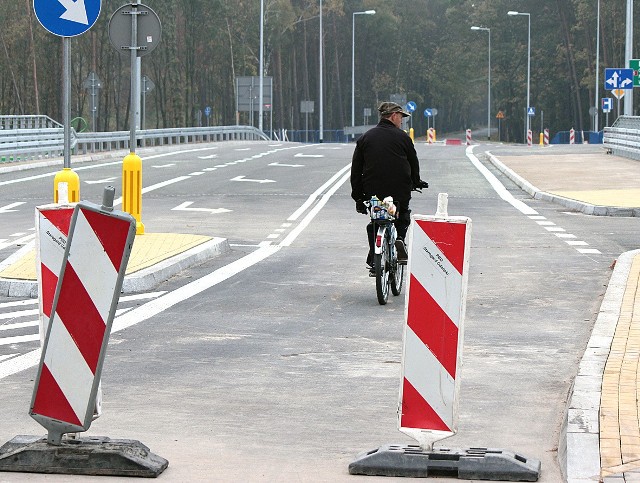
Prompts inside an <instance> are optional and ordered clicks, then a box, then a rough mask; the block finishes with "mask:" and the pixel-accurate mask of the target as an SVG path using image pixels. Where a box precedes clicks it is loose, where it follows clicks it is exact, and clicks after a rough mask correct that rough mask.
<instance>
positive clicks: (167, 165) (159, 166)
mask: <svg viewBox="0 0 640 483" xmlns="http://www.w3.org/2000/svg"><path fill="white" fill-rule="evenodd" d="M175 165H176V163H169V164H157V165H155V166H151V167H152V168H170V167H171V166H175Z"/></svg>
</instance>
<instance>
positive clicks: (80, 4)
mask: <svg viewBox="0 0 640 483" xmlns="http://www.w3.org/2000/svg"><path fill="white" fill-rule="evenodd" d="M58 2H60V3H61V4H62V6H63V7H64V8H65V9H66V12H64V13H63V14H62V15H60V18H62V19H64V20H69V21H71V22H76V23H81V24H84V25H89V20H88V19H87V9H86V8H85V6H84V0H76V1H75V2H74V1H73V0H58Z"/></svg>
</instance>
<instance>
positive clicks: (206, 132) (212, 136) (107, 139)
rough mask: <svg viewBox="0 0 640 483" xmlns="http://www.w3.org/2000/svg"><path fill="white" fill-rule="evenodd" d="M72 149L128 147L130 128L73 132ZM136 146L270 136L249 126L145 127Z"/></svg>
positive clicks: (106, 149)
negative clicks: (112, 130) (73, 144)
mask: <svg viewBox="0 0 640 483" xmlns="http://www.w3.org/2000/svg"><path fill="white" fill-rule="evenodd" d="M75 139H76V145H75V152H76V153H78V154H86V153H89V152H100V151H114V150H120V149H129V142H130V133H129V131H116V132H93V133H77V134H75ZM136 139H137V140H138V145H139V146H147V147H148V146H167V145H177V144H189V143H207V142H216V141H255V140H259V139H262V140H265V141H268V140H269V138H268V137H267V136H266V135H265V134H264V133H263V132H262V131H260V130H259V129H257V128H255V127H252V126H211V127H187V128H169V129H145V130H139V131H136Z"/></svg>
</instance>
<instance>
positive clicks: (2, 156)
mask: <svg viewBox="0 0 640 483" xmlns="http://www.w3.org/2000/svg"><path fill="white" fill-rule="evenodd" d="M3 117H10V116H3ZM16 117H17V116H16ZM24 117H36V116H24ZM38 117H40V116H38ZM42 117H45V116H42ZM1 122H2V119H0V123H1ZM53 122H55V121H53ZM22 125H25V124H22ZM58 126H60V125H58ZM136 139H137V143H138V145H139V146H164V145H178V144H188V143H203V142H215V141H234V140H237V141H254V140H260V139H262V140H268V139H269V138H268V137H267V136H266V135H265V134H264V133H263V132H262V131H260V130H259V129H257V128H255V127H252V126H211V127H189V128H169V129H145V130H139V131H137V132H136ZM129 142H130V133H129V131H116V132H90V133H76V132H75V131H74V130H73V129H72V131H71V148H72V150H73V152H72V154H87V153H95V152H102V151H115V150H123V149H130V146H129ZM63 152H64V129H63V128H62V127H38V128H26V127H25V128H19V129H0V162H3V161H4V162H6V161H17V160H32V159H40V158H54V157H60V156H62V155H63Z"/></svg>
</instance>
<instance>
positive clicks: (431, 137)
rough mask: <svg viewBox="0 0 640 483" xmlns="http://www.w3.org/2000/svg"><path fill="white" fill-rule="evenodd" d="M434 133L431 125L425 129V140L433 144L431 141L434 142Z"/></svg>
mask: <svg viewBox="0 0 640 483" xmlns="http://www.w3.org/2000/svg"><path fill="white" fill-rule="evenodd" d="M434 134H435V133H434V131H433V128H432V127H430V128H429V129H428V130H427V142H428V143H429V144H433V143H434V138H435V135H434Z"/></svg>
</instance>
